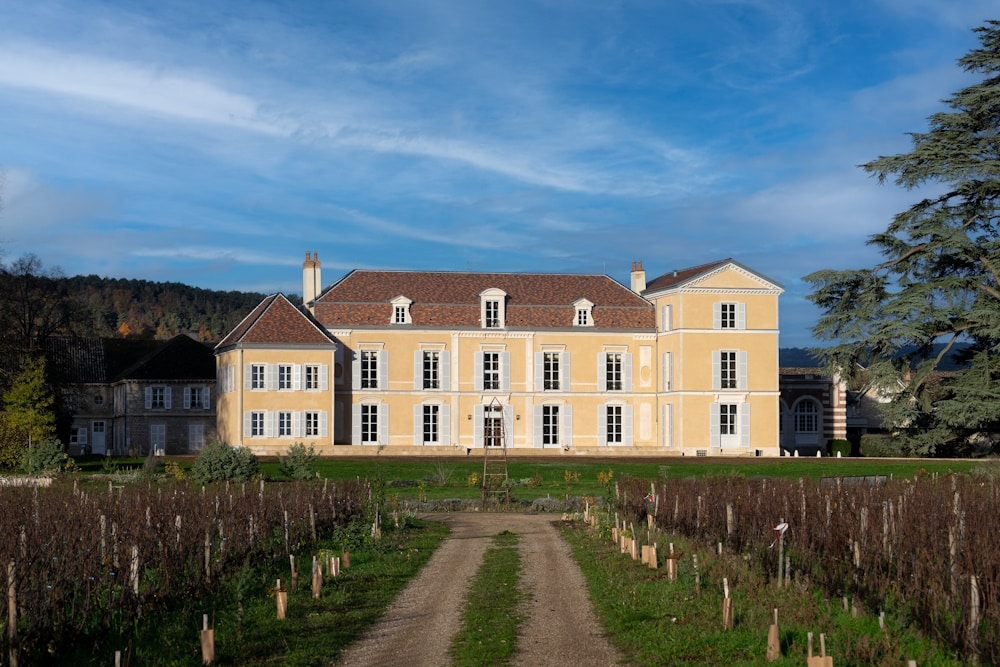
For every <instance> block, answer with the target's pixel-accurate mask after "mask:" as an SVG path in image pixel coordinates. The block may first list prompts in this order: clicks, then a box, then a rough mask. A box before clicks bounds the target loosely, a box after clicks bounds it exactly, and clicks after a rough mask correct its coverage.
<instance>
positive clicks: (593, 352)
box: [217, 256, 782, 457]
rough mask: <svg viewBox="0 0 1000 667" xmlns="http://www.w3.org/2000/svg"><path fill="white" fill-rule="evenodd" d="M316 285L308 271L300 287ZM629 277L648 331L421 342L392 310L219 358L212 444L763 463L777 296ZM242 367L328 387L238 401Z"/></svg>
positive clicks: (750, 286) (730, 280) (762, 286)
mask: <svg viewBox="0 0 1000 667" xmlns="http://www.w3.org/2000/svg"><path fill="white" fill-rule="evenodd" d="M307 259H308V256H307ZM707 266H708V265H707ZM318 271H319V268H318V260H317V261H315V262H308V261H307V268H306V278H307V279H308V282H310V283H312V284H317V283H318ZM639 271H640V274H639V275H638V276H637V275H636V273H635V272H633V284H632V289H633V291H634V292H636V294H638V295H639V296H641V297H642V299H643V300H637V303H638V304H639V305H638V306H637V307H638V308H640V309H641V308H646V309H648V310H650V311H652V312H650V313H649V315H650V317H648V319H647V321H649V322H650V323H652V322H654V321H655V325H654V326H649V327H648V328H641V329H636V328H631V329H614V328H602V327H600V326H599V319H598V321H596V322H591V321H588V322H587V324H589V325H590V326H569V327H558V328H554V327H545V328H537V329H534V330H525V329H524V328H513V327H505V326H500V327H497V326H487V325H486V324H485V323H484V324H483V326H480V327H478V328H476V327H469V326H466V327H461V328H452V329H449V328H446V327H426V326H425V327H420V326H416V325H414V324H412V323H411V321H410V320H409V319H408V318H409V311H408V310H407V308H409V303H410V301H409V298H407V299H396V300H392V303H393V304H396V303H398V304H401V305H398V306H394V307H395V308H397V309H398V310H397V311H395V312H397V313H399V314H398V316H394V317H398V319H397V320H395V321H389V320H390V319H391V318H387V320H386V321H385V323H384V324H375V325H372V324H368V325H365V326H355V327H338V326H337V325H336V323H335V322H334V323H327V324H325V325H324V327H325V330H326V332H327V333H328V334H329V336H330V338H331V339H332V340H333V341H334V342H335V344H334V345H333V346H315V347H309V346H299V347H295V346H282V345H280V344H269V345H264V346H249V345H245V346H238V347H233V348H229V349H226V350H224V351H221V352H219V353H218V354H217V357H218V365H219V387H220V389H219V393H218V408H217V410H218V415H219V434H220V437H221V438H222V439H223V440H225V441H228V442H231V443H234V444H241V445H244V446H247V447H250V448H251V449H253V450H254V451H255V452H257V453H260V454H276V453H282V452H284V451H285V450H287V448H288V446H290V445H291V444H292V443H294V442H304V443H306V444H312V445H314V446H315V447H316V449H317V451H318V452H320V453H322V454H334V455H359V454H375V453H376V452H379V451H382V452H384V453H385V454H387V455H415V456H421V455H423V456H441V455H456V454H459V455H464V454H470V455H472V454H474V453H475V452H477V451H478V452H479V454H480V455H481V454H482V452H483V447H484V446H494V445H501V444H502V445H504V446H506V447H507V449H508V453H511V454H513V455H518V456H532V455H545V456H553V455H557V456H615V457H623V456H643V457H648V456H699V455H708V456H711V455H731V456H778V455H779V452H780V450H779V393H778V298H779V295H780V294H781V292H782V290H781V288H780V286H778V285H776V284H774V283H773V282H771V281H768V280H767V279H765V278H763V277H762V276H760V275H759V274H756V273H755V272H752V271H750V270H748V269H746V268H745V267H742V266H741V265H739V264H738V263H735V262H732V261H730V260H727V261H725V262H720V263H717V264H715V265H711V266H709V268H708V269H706V271H705V272H703V273H696V274H695V275H691V276H689V277H686V278H683V279H678V280H676V281H673V280H671V277H670V276H662V277H660V278H657V279H656V280H654V281H653V283H651V285H650V288H649V289H646V286H645V279H644V275H643V274H641V267H639ZM675 275H676V274H675ZM637 278H638V279H637ZM619 287H620V288H621V289H622V290H627V289H628V288H626V287H623V286H619ZM306 296H307V299H306V302H307V303H311V302H312V301H313V300H314V299H316V297H317V292H316V291H312V292H311V293H309V290H308V289H307V295H306ZM405 296H406V297H412V296H413V295H410V294H407V295H405ZM310 297H311V298H310ZM598 305H599V304H598ZM565 306H566V308H573V307H574V305H573V304H565ZM576 307H580V306H579V305H578V306H576ZM595 312H597V311H596V309H595ZM484 322H485V320H484ZM255 364H256V365H262V366H263V367H264V368H265V370H264V371H261V372H263V373H265V374H266V373H271V372H273V371H271V370H269V369H272V368H275V367H278V366H281V365H285V366H289V365H290V366H292V367H294V368H299V369H304V368H305V367H306V366H320V367H323V368H326V369H327V371H324V372H325V373H326V375H325V377H326V379H327V382H326V384H323V385H322V387H314V388H310V389H305V388H304V386H303V385H301V384H300V385H295V386H294V388H285V389H278V388H274V387H273V386H270V385H268V384H267V381H266V378H265V381H264V385H265V387H266V388H253V386H254V382H253V381H252V380H253V378H249V377H248V373H252V372H253V371H252V370H251V369H252V366H254V365H255ZM295 372H299V371H294V370H293V371H292V373H295ZM272 381H273V380H272ZM278 413H291V414H293V415H296V416H295V417H294V419H296V420H301V419H303V417H302V416H301V415H304V414H306V413H322V414H323V415H325V416H324V417H323V418H322V419H321V420H320V422H321V423H319V425H318V426H317V428H320V429H321V430H320V431H318V432H317V433H320V432H321V433H322V435H309V436H306V435H304V431H303V430H302V429H304V428H305V426H304V422H295V423H294V424H293V425H292V427H291V428H293V435H287V434H285V435H280V436H279V435H278V429H277V423H276V422H275V421H274V420H276V419H277V416H276V415H277V414H278ZM255 415H257V416H255ZM260 415H271V416H265V417H260ZM295 424H300V426H298V427H296V426H295ZM296 428H297V429H298V430H295V429H296ZM309 432H310V433H313V431H309Z"/></svg>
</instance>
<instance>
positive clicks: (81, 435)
mask: <svg viewBox="0 0 1000 667" xmlns="http://www.w3.org/2000/svg"><path fill="white" fill-rule="evenodd" d="M95 423H96V422H95ZM101 423H103V422H101ZM69 444H71V445H80V446H83V445H86V444H87V427H86V426H74V427H73V428H72V429H70V432H69Z"/></svg>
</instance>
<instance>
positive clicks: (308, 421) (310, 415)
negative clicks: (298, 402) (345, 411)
mask: <svg viewBox="0 0 1000 667" xmlns="http://www.w3.org/2000/svg"><path fill="white" fill-rule="evenodd" d="M305 435H306V437H311V438H317V437H319V435H320V415H319V413H318V412H313V411H308V412H306V413H305Z"/></svg>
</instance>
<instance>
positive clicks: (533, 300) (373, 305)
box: [316, 270, 655, 329]
mask: <svg viewBox="0 0 1000 667" xmlns="http://www.w3.org/2000/svg"><path fill="white" fill-rule="evenodd" d="M490 288H496V289H500V290H503V292H505V293H506V294H507V298H506V301H505V323H506V326H507V328H562V327H572V326H573V324H574V319H575V317H576V309H575V308H574V306H573V303H574V302H575V301H577V300H578V299H580V298H585V299H588V300H590V301H591V302H592V303H593V304H594V309H593V319H594V326H595V327H598V328H616V329H653V328H654V327H655V315H654V312H653V307H652V306H651V305H650V304H649V302H648V301H646V300H645V299H643V298H642V297H640V296H638V295H637V294H635V293H633V292H632V291H631V290H629V289H628V288H626V287H624V286H623V285H621V284H619V283H617V282H615V281H614V280H612V279H611V278H609V277H608V276H601V275H576V274H539V273H461V272H454V273H452V272H434V271H363V270H357V271H352V272H351V273H349V274H347V276H345V277H344V278H343V279H341V280H340V281H339V282H337V283H336V284H335V285H333V286H332V287H330V288H329V289H328V290H327V291H326V292H324V293H323V294H322V295H321V296H320V297H319V298H318V299H317V300H316V319H317V320H319V321H320V322H321V323H322V324H323V325H324V326H327V327H330V328H337V327H353V326H387V325H388V324H389V322H390V318H391V317H392V314H393V307H392V304H391V303H390V301H391V300H392V299H393V298H395V297H397V296H405V297H407V298H409V299H411V300H412V301H413V304H412V305H411V306H410V317H411V320H412V322H413V326H416V327H456V328H463V327H469V328H479V327H480V296H479V295H480V293H482V292H483V291H485V290H487V289H490Z"/></svg>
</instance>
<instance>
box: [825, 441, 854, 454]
mask: <svg viewBox="0 0 1000 667" xmlns="http://www.w3.org/2000/svg"><path fill="white" fill-rule="evenodd" d="M826 451H827V453H828V454H829V455H830V456H837V455H838V454H839V455H840V456H850V455H851V441H850V440H844V439H842V438H834V439H833V440H830V441H829V442H828V443H826Z"/></svg>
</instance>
